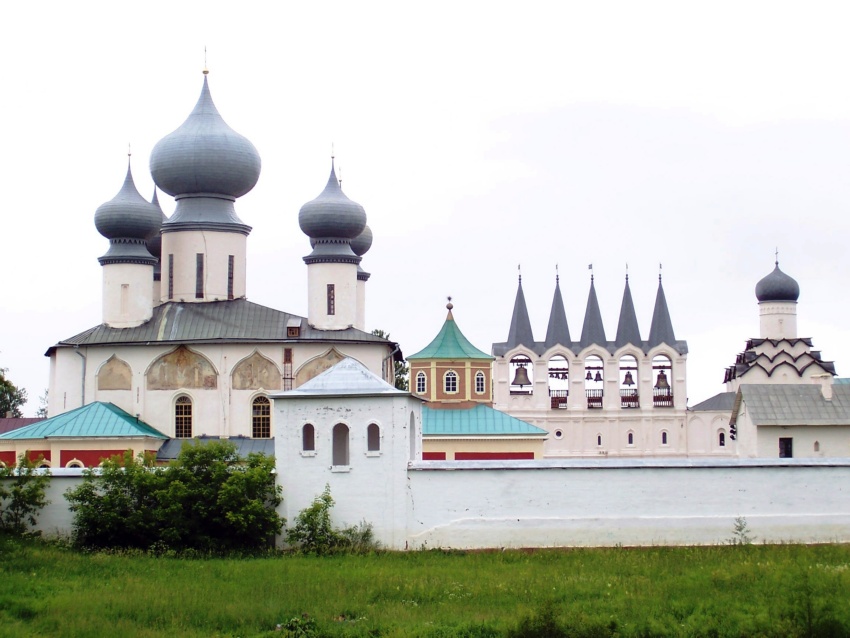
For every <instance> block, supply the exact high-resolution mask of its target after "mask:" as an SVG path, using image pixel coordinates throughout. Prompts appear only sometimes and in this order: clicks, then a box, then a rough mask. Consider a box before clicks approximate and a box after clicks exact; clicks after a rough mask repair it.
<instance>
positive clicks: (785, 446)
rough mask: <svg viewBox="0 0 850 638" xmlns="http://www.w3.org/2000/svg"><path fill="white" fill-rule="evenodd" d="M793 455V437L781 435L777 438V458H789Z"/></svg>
mask: <svg viewBox="0 0 850 638" xmlns="http://www.w3.org/2000/svg"><path fill="white" fill-rule="evenodd" d="M793 457H794V439H792V438H791V437H787V438H785V437H782V438H780V439H779V458H780V459H790V458H793Z"/></svg>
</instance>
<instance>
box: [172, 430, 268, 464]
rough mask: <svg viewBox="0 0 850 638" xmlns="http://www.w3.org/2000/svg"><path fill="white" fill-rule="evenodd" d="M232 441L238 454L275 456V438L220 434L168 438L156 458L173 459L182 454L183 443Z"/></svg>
mask: <svg viewBox="0 0 850 638" xmlns="http://www.w3.org/2000/svg"><path fill="white" fill-rule="evenodd" d="M222 440H224V441H230V442H231V443H233V444H234V445H236V455H237V456H238V457H239V458H240V459H243V458H246V457H247V456H248V455H249V454H252V453H259V454H265V455H267V456H274V439H273V438H271V439H250V438H248V437H246V436H231V437H230V438H229V439H222V438H221V437H220V436H200V437H198V438H195V439H168V440H167V441H166V442H165V443H163V444H162V447H160V448H159V450H158V451H157V453H156V460H157V461H159V462H160V463H162V462H165V461H173V460H174V459H176V458H177V456H178V455H179V454H180V450H181V449H182V448H183V445H184V444H185V445H206V444H207V443H211V442H212V441H222Z"/></svg>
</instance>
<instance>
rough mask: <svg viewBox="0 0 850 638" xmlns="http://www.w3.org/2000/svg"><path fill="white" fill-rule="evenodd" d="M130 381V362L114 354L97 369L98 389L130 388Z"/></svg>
mask: <svg viewBox="0 0 850 638" xmlns="http://www.w3.org/2000/svg"><path fill="white" fill-rule="evenodd" d="M132 383H133V371H132V370H131V369H130V364H129V363H127V362H126V361H124V360H123V359H119V358H118V357H116V356H115V355H114V354H113V355H112V356H111V357H109V359H108V360H107V361H106V363H104V364H103V365H102V366H100V370H98V371H97V389H98V390H132Z"/></svg>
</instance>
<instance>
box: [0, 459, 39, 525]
mask: <svg viewBox="0 0 850 638" xmlns="http://www.w3.org/2000/svg"><path fill="white" fill-rule="evenodd" d="M28 457H29V455H28V454H27V453H26V452H25V453H24V454H21V456H20V457H19V458H18V462H17V463H16V464H15V465H12V466H9V467H6V466H3V467H0V479H5V480H1V481H0V529H2V530H3V531H5V532H10V533H12V534H23V533H25V532H27V531H29V530H30V528H31V527H32V526H33V525H35V523H36V520H37V516H38V512H39V510H41V508H43V507H44V506H45V505H47V503H48V500H47V498H46V497H45V491H46V490H47V486H48V484H49V483H50V474H49V472H48V471H46V470H45V471H41V470H39V469H38V466H39V465H40V464H41V462H42V461H43V460H44V459H43V457H39V458H38V459H37V460H35V461H33V460H30V459H29V458H28Z"/></svg>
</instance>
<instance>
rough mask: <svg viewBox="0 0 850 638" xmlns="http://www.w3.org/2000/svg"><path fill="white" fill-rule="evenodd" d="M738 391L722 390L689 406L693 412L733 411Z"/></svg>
mask: <svg viewBox="0 0 850 638" xmlns="http://www.w3.org/2000/svg"><path fill="white" fill-rule="evenodd" d="M736 395H737V393H736V392H721V393H719V394H715V395H714V396H713V397H711V398H709V399H706V400H705V401H701V402H700V403H697V404H696V405H695V406H693V407H690V408H688V409H689V410H690V411H691V412H709V411H717V410H720V411H724V412H731V411H732V407H733V406H734V405H735V396H736Z"/></svg>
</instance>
